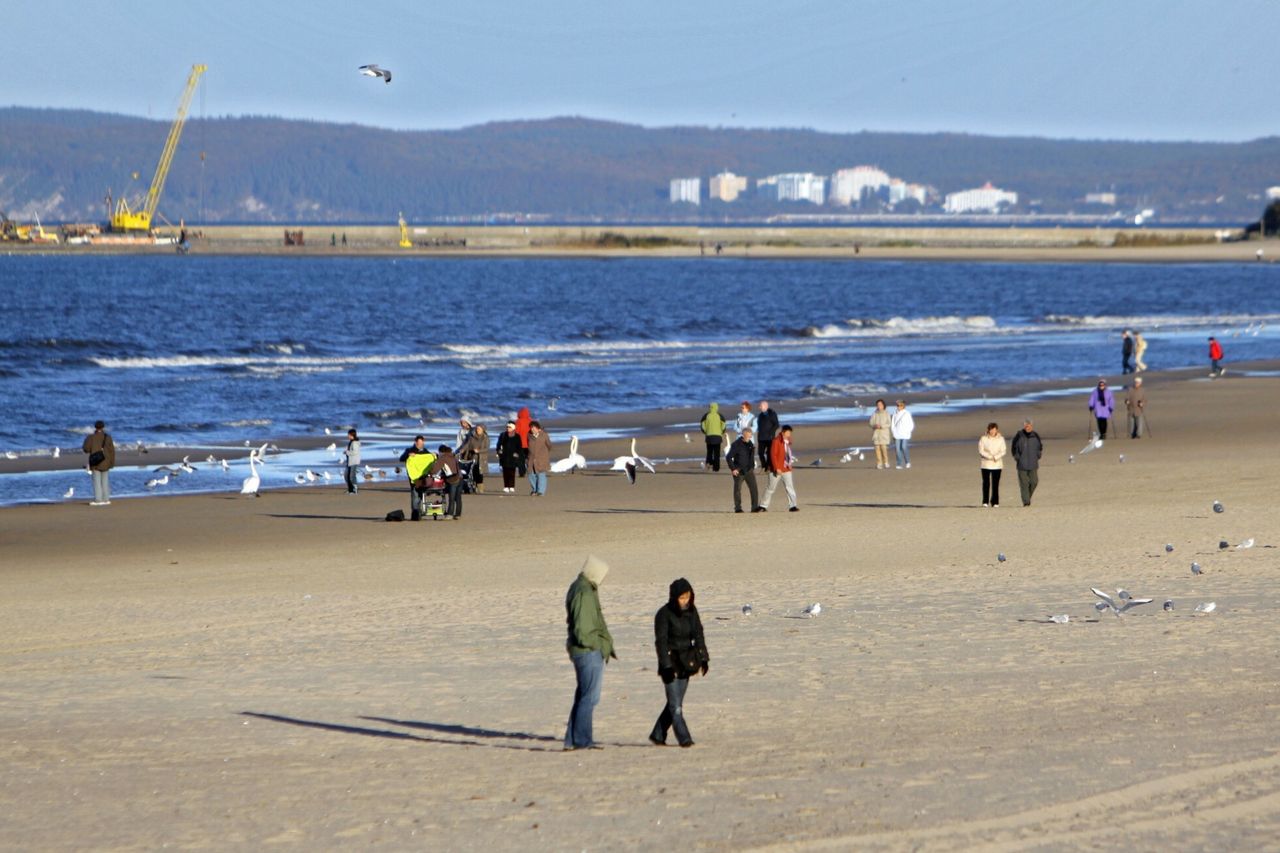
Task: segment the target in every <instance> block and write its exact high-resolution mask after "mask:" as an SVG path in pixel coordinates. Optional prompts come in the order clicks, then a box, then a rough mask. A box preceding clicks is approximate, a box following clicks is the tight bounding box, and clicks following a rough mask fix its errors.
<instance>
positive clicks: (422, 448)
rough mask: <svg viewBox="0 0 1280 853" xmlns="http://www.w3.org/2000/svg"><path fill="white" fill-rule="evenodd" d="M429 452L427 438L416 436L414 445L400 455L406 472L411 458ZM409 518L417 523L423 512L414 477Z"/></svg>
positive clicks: (411, 484) (410, 482) (410, 486)
mask: <svg viewBox="0 0 1280 853" xmlns="http://www.w3.org/2000/svg"><path fill="white" fill-rule="evenodd" d="M430 452H431V451H430V450H427V439H426V436H422V435H416V436H414V437H413V444H412V445H410V446H409V447H408V448H407V449H406V450H405V452H404V453H401V454H400V461H401V462H402V463H406V464H405V470H406V471H407V470H408V467H409V466H408V464H407V463H408V461H409V457H410V456H418V455H420V454H423V453H430ZM409 517H410V518H411V519H413V520H414V521H417V520H418V519H419V518H421V517H422V512H421V510H420V508H419V506H418V493H417V491H416V490H415V489H414V487H413V476H412V475H410V477H409Z"/></svg>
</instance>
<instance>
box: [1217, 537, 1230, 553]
mask: <svg viewBox="0 0 1280 853" xmlns="http://www.w3.org/2000/svg"><path fill="white" fill-rule="evenodd" d="M1230 547H1231V543H1230V542H1228V541H1227V540H1225V539H1219V540H1218V550H1219V551H1225V550H1227V549H1228V548H1230Z"/></svg>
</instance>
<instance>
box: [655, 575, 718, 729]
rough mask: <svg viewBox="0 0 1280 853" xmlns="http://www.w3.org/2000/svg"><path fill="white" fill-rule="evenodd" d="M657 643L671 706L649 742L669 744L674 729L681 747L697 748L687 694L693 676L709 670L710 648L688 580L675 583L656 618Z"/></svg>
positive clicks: (662, 676)
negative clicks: (688, 720) (687, 718)
mask: <svg viewBox="0 0 1280 853" xmlns="http://www.w3.org/2000/svg"><path fill="white" fill-rule="evenodd" d="M653 633H654V642H655V645H656V646H657V649H658V675H659V676H661V678H662V683H663V684H664V685H665V686H666V690H667V705H666V707H665V708H663V709H662V715H661V716H659V717H658V721H657V722H656V723H654V724H653V731H652V732H650V733H649V740H651V741H653V742H654V743H655V744H657V745H659V746H665V745H666V743H667V732H668V731H669V730H670V729H672V728H674V729H675V730H676V740H677V741H679V743H680V745H681V746H693V737H692V736H690V734H689V727H688V726H687V725H685V721H684V694H685V691H686V690H688V689H689V676H691V675H693V674H694V673H697V672H701V673H702V674H703V675H706V674H707V670H708V669H709V666H708V661H710V659H711V658H710V656H709V655H708V654H707V645H706V642H705V641H704V639H703V636H702V620H701V619H699V618H698V608H697V607H695V606H694V603H693V586H692V585H691V584H690V583H689V582H688V581H687V580H685V579H684V578H679V579H677V580H674V581H672V582H671V595H670V598H669V599H668V600H667V603H666V604H665V605H663V606H662V608H661V609H660V610H659V611H658V613H657V615H655V616H654V618H653Z"/></svg>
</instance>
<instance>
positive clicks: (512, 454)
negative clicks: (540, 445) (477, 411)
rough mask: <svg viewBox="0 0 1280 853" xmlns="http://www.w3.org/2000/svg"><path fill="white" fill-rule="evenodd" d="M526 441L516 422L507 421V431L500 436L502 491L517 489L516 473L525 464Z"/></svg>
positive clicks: (508, 491)
mask: <svg viewBox="0 0 1280 853" xmlns="http://www.w3.org/2000/svg"><path fill="white" fill-rule="evenodd" d="M525 458H526V457H525V449H524V442H523V441H521V440H520V433H518V432H516V422H515V421H507V429H506V432H504V433H502V434H501V435H499V436H498V467H499V468H501V469H502V491H503V492H505V493H506V494H512V493H513V492H515V490H516V474H517V473H519V472H520V471H521V469H523V468H524V466H525Z"/></svg>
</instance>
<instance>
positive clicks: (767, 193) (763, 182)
mask: <svg viewBox="0 0 1280 853" xmlns="http://www.w3.org/2000/svg"><path fill="white" fill-rule="evenodd" d="M756 193H757V194H758V195H760V196H762V197H764V198H767V199H770V200H771V201H807V202H810V203H812V204H822V203H823V202H824V201H826V197H827V179H826V178H824V177H823V176H822V175H815V174H814V173H813V172H787V173H785V174H782V175H770V176H769V177H767V178H761V179H760V180H758V181H756Z"/></svg>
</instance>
